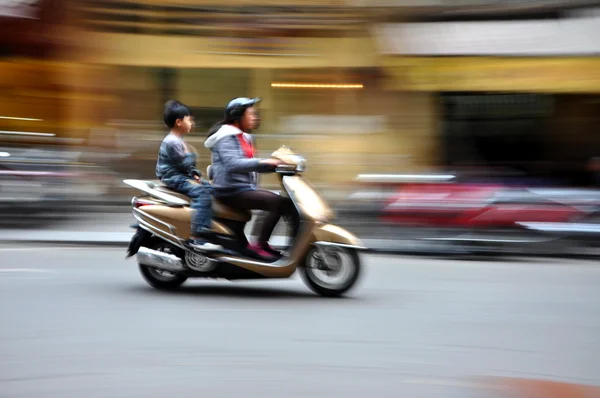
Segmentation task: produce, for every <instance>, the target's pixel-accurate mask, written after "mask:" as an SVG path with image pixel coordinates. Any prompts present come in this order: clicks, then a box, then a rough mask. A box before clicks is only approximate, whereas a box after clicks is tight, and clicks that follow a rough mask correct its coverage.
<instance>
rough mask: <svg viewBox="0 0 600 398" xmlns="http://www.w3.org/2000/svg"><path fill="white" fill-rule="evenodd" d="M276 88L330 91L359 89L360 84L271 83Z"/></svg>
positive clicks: (361, 86)
mask: <svg viewBox="0 0 600 398" xmlns="http://www.w3.org/2000/svg"><path fill="white" fill-rule="evenodd" d="M271 87H276V88H331V89H355V90H356V89H361V88H363V87H364V86H363V85H362V84H311V83H271Z"/></svg>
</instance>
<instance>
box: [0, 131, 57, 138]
mask: <svg viewBox="0 0 600 398" xmlns="http://www.w3.org/2000/svg"><path fill="white" fill-rule="evenodd" d="M0 134H4V135H32V136H37V137H54V136H56V134H53V133H33V132H30V131H0Z"/></svg>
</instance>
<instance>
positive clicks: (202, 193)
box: [163, 176, 212, 235]
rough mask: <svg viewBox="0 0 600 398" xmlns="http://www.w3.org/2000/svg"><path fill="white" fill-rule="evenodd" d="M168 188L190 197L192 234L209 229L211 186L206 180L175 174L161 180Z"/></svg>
mask: <svg viewBox="0 0 600 398" xmlns="http://www.w3.org/2000/svg"><path fill="white" fill-rule="evenodd" d="M163 183H165V185H167V186H168V187H169V188H171V189H173V190H175V191H177V192H179V193H182V194H184V195H187V196H189V197H190V199H191V202H192V203H191V206H190V207H191V208H192V210H194V215H193V216H192V235H194V234H195V233H200V232H209V231H210V230H211V220H212V186H211V185H210V184H209V183H208V182H206V181H201V182H198V181H196V180H193V179H191V178H189V177H186V176H175V177H171V178H168V179H165V180H164V181H163Z"/></svg>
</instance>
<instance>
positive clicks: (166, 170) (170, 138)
mask: <svg viewBox="0 0 600 398" xmlns="http://www.w3.org/2000/svg"><path fill="white" fill-rule="evenodd" d="M196 161H197V159H196V154H195V153H194V152H187V151H186V149H185V144H184V142H183V139H182V138H181V137H178V136H176V135H175V134H169V135H167V136H166V137H165V139H164V140H163V142H162V143H161V144H160V149H159V151H158V160H157V162H156V177H158V179H160V180H161V181H163V182H166V180H173V179H174V178H175V177H184V178H190V177H191V178H193V177H194V176H195V175H197V176H199V177H201V176H202V173H200V171H199V170H198V169H196Z"/></svg>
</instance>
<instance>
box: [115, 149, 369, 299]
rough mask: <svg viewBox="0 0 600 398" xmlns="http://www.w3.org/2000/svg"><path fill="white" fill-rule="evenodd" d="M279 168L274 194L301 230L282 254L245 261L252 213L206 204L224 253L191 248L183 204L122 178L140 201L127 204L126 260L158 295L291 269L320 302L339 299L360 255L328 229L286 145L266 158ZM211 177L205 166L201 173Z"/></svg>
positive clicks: (276, 275) (148, 184) (347, 236)
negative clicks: (197, 282) (191, 283)
mask: <svg viewBox="0 0 600 398" xmlns="http://www.w3.org/2000/svg"><path fill="white" fill-rule="evenodd" d="M272 157H273V158H276V159H279V160H281V161H282V162H284V165H281V166H279V167H277V169H276V173H277V175H278V177H279V178H278V179H279V183H280V185H281V195H283V196H286V197H289V198H290V199H291V200H292V202H293V203H294V206H295V209H296V211H297V212H298V214H297V215H298V219H299V220H300V225H299V228H298V232H297V235H296V236H293V237H291V238H292V241H291V245H290V247H289V248H287V253H285V255H284V256H283V257H282V258H281V259H279V260H277V261H275V262H268V261H264V260H258V259H256V258H252V257H250V255H249V253H248V252H247V251H246V247H247V243H248V241H247V239H246V236H245V233H244V228H245V226H246V223H247V222H248V221H250V219H251V217H252V213H251V212H250V211H246V210H240V209H236V208H232V207H229V206H227V205H225V204H223V203H222V202H220V201H219V200H218V199H215V198H213V221H212V230H213V232H214V233H215V239H214V240H211V241H212V242H213V243H216V244H219V245H221V246H222V247H223V248H224V250H223V251H211V252H201V251H198V250H195V249H192V248H190V246H189V245H187V244H186V240H187V239H189V236H190V222H191V215H192V210H191V209H190V207H189V204H190V199H189V198H188V197H187V196H185V195H182V194H179V193H177V192H175V191H172V190H170V189H169V188H167V187H166V186H164V185H161V184H157V183H154V182H152V181H144V180H124V183H125V184H127V185H129V186H131V187H133V188H136V189H139V190H140V191H141V192H142V195H140V196H136V197H134V198H133V199H132V201H131V203H132V207H133V215H134V216H135V218H136V219H137V221H138V224H137V225H136V226H134V227H135V228H136V233H135V234H134V236H133V238H132V239H131V242H130V244H129V248H128V252H127V257H128V258H129V257H132V256H134V255H135V256H136V258H137V261H138V264H139V270H140V273H141V274H142V276H143V277H144V279H145V280H146V281H147V283H148V284H150V285H151V286H153V287H154V288H157V289H162V290H170V289H176V288H178V287H180V286H181V285H182V284H183V283H184V282H185V281H186V280H187V279H188V278H219V279H227V280H242V279H283V278H289V277H291V276H292V274H293V273H294V272H295V271H296V270H298V271H299V273H300V275H301V277H302V279H303V280H304V282H305V283H306V285H307V286H308V287H309V288H310V289H311V290H313V291H314V292H316V293H317V294H320V295H322V296H330V297H331V296H340V295H342V294H344V293H346V292H347V291H348V290H349V289H351V288H352V287H353V286H354V285H355V283H356V281H357V280H358V278H359V275H360V273H361V262H360V255H359V253H360V252H361V251H363V250H365V249H366V247H365V246H364V245H363V243H362V242H361V241H360V239H358V238H357V237H356V236H354V235H353V234H351V233H350V232H348V231H346V230H345V229H343V228H340V227H338V226H336V225H333V224H330V223H329V222H330V220H331V219H332V218H333V216H334V214H333V212H332V210H331V209H330V207H329V206H328V204H327V203H326V201H325V200H324V199H323V198H322V197H321V196H320V195H319V194H318V192H317V191H316V190H315V189H314V188H313V187H312V186H311V185H310V183H309V182H308V181H307V180H306V179H305V178H304V177H303V176H302V173H303V171H304V170H305V165H306V161H305V159H304V158H303V157H301V156H299V155H297V154H295V153H294V152H293V151H291V150H290V149H289V148H287V147H281V148H279V149H278V150H277V151H275V152H274V153H273V154H272ZM207 175H208V177H209V179H210V177H211V173H210V166H209V169H208V170H207Z"/></svg>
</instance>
